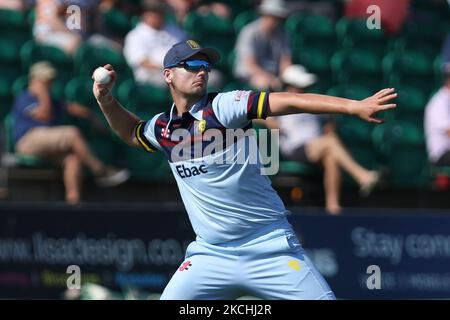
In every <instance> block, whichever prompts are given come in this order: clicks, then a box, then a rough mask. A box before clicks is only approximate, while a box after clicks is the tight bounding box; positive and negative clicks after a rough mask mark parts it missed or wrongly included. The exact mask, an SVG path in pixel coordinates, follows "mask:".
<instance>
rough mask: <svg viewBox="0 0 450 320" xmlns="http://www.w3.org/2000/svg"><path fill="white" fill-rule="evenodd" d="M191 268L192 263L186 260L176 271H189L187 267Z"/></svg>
mask: <svg viewBox="0 0 450 320" xmlns="http://www.w3.org/2000/svg"><path fill="white" fill-rule="evenodd" d="M191 266H192V263H191V261H190V260H188V261H186V262H183V264H182V265H181V266H180V268H178V270H180V271H185V270H186V271H187V270H189V267H191Z"/></svg>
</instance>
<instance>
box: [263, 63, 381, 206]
mask: <svg viewBox="0 0 450 320" xmlns="http://www.w3.org/2000/svg"><path fill="white" fill-rule="evenodd" d="M281 80H282V82H283V85H284V87H285V90H284V91H287V92H294V93H305V92H307V91H308V88H309V87H310V86H312V85H313V84H314V83H315V82H316V81H317V77H316V76H315V75H314V74H311V73H308V72H307V71H306V69H305V68H303V67H302V66H299V65H292V66H289V67H288V68H286V69H285V71H284V72H283V74H282V76H281ZM322 119H323V116H319V115H314V114H296V115H289V116H283V117H272V118H268V119H267V120H266V126H267V127H268V128H270V129H279V130H280V152H281V155H282V156H283V158H284V159H287V160H292V161H300V162H303V163H307V164H311V165H321V166H323V170H324V180H323V183H324V188H325V207H326V210H327V212H328V213H330V214H339V213H341V211H342V208H341V205H340V200H339V198H340V189H341V188H340V187H341V169H343V170H345V171H346V172H348V173H349V174H350V176H351V177H352V178H353V179H355V181H356V182H357V183H358V184H359V185H360V194H361V195H368V193H369V192H370V191H371V190H372V189H373V187H374V186H375V185H376V184H377V183H378V181H379V178H380V177H379V173H378V172H377V171H369V170H367V169H365V168H363V167H361V166H360V165H359V164H358V163H356V162H355V160H354V159H353V158H352V156H351V155H350V154H349V153H348V152H347V150H346V149H345V147H344V146H343V144H342V142H341V141H340V139H339V137H338V136H337V135H336V133H335V127H334V123H333V122H330V121H327V122H326V123H325V125H322Z"/></svg>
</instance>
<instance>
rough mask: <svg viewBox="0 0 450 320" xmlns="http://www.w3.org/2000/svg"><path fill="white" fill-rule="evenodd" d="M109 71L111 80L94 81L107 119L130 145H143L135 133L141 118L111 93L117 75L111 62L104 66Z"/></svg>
mask: <svg viewBox="0 0 450 320" xmlns="http://www.w3.org/2000/svg"><path fill="white" fill-rule="evenodd" d="M104 67H105V69H107V70H108V71H109V75H110V76H111V81H110V82H109V83H107V84H100V83H98V82H96V81H94V85H93V88H92V90H93V92H94V96H95V98H96V99H97V103H98V105H99V106H100V109H101V110H102V112H103V114H104V115H105V118H106V120H107V121H108V123H109V125H110V127H111V128H112V129H113V131H114V132H115V133H116V134H117V135H118V136H119V137H120V138H121V139H122V140H124V141H125V142H126V143H127V144H128V145H130V146H135V147H139V146H141V145H140V143H139V142H138V140H137V138H136V135H135V132H134V130H135V128H136V127H137V125H138V124H139V122H141V120H140V119H139V118H138V117H137V116H136V115H135V114H133V113H132V112H130V111H128V110H127V109H125V108H124V107H123V106H122V105H121V104H120V103H119V102H118V101H117V100H116V99H115V98H114V97H113V96H112V94H111V91H112V88H113V87H114V83H115V81H116V78H117V75H116V72H115V71H114V69H113V67H112V66H111V65H110V64H107V65H105V66H104Z"/></svg>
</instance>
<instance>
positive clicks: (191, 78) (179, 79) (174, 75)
mask: <svg viewBox="0 0 450 320" xmlns="http://www.w3.org/2000/svg"><path fill="white" fill-rule="evenodd" d="M187 60H203V61H208V58H207V57H206V55H204V54H196V55H194V56H192V57H190V58H189V59H187ZM164 76H165V78H166V82H168V83H169V85H170V84H172V85H173V87H174V89H175V90H176V91H178V92H180V93H181V94H184V95H189V96H202V95H203V94H204V93H205V92H206V88H207V84H208V78H209V72H208V71H207V70H205V69H204V68H201V69H200V70H198V71H194V70H188V69H186V68H184V67H174V68H170V69H165V70H164Z"/></svg>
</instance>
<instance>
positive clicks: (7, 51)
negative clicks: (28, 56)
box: [0, 38, 20, 69]
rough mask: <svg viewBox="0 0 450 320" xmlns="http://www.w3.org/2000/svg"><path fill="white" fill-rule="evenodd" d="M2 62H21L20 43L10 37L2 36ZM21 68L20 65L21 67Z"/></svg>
mask: <svg viewBox="0 0 450 320" xmlns="http://www.w3.org/2000/svg"><path fill="white" fill-rule="evenodd" d="M0 48H1V49H2V50H0V63H1V64H2V65H3V64H8V63H15V64H20V54H19V52H20V44H19V43H17V42H16V41H14V40H11V39H8V38H0ZM19 69H20V67H19Z"/></svg>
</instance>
